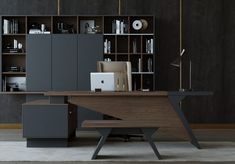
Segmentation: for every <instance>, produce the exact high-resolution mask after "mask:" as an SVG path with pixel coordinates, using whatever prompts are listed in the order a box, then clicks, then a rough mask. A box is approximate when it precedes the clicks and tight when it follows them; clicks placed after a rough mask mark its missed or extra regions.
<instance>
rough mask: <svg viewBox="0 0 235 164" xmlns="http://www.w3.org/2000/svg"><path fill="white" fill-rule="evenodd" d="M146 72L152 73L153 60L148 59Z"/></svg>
mask: <svg viewBox="0 0 235 164" xmlns="http://www.w3.org/2000/svg"><path fill="white" fill-rule="evenodd" d="M148 72H153V60H152V58H148Z"/></svg>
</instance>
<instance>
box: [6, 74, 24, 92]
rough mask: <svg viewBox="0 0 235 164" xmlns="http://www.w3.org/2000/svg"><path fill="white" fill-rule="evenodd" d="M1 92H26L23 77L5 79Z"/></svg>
mask: <svg viewBox="0 0 235 164" xmlns="http://www.w3.org/2000/svg"><path fill="white" fill-rule="evenodd" d="M3 91H5V92H7V91H10V92H14V91H26V78H25V77H5V79H4V88H3Z"/></svg>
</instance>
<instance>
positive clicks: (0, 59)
mask: <svg viewBox="0 0 235 164" xmlns="http://www.w3.org/2000/svg"><path fill="white" fill-rule="evenodd" d="M0 22H2V17H1V16H0ZM0 52H2V26H0ZM0 72H2V55H1V56H0ZM0 84H1V85H0V91H2V85H3V82H2V76H0Z"/></svg>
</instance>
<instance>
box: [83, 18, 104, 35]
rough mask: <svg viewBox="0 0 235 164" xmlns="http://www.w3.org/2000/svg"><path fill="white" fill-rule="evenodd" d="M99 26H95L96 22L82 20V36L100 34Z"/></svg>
mask: <svg viewBox="0 0 235 164" xmlns="http://www.w3.org/2000/svg"><path fill="white" fill-rule="evenodd" d="M99 28H100V27H99V26H95V20H80V33H81V34H95V33H97V32H99Z"/></svg>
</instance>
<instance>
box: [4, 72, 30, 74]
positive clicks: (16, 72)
mask: <svg viewBox="0 0 235 164" xmlns="http://www.w3.org/2000/svg"><path fill="white" fill-rule="evenodd" d="M2 74H3V75H26V72H2Z"/></svg>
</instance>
